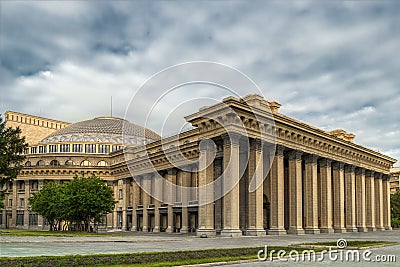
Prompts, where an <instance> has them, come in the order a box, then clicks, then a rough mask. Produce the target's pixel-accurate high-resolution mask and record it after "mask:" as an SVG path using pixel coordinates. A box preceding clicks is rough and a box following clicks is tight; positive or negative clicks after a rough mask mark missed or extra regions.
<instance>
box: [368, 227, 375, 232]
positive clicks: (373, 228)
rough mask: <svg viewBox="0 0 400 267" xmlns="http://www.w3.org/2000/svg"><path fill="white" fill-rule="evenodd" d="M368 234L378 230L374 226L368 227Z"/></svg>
mask: <svg viewBox="0 0 400 267" xmlns="http://www.w3.org/2000/svg"><path fill="white" fill-rule="evenodd" d="M367 229H368V232H376V228H375V227H372V226H367Z"/></svg>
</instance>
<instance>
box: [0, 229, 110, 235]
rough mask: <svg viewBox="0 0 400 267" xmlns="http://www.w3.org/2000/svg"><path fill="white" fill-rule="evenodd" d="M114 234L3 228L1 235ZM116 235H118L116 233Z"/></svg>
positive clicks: (0, 231)
mask: <svg viewBox="0 0 400 267" xmlns="http://www.w3.org/2000/svg"><path fill="white" fill-rule="evenodd" d="M7 235H9V236H104V235H107V236H113V235H115V234H107V233H100V234H99V233H88V232H83V231H76V232H75V231H32V230H13V229H7V230H5V229H2V230H0V236H7ZM115 236H116V235H115Z"/></svg>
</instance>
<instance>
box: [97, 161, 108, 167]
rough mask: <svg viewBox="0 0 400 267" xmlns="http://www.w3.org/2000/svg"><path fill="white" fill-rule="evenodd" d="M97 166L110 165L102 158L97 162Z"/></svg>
mask: <svg viewBox="0 0 400 267" xmlns="http://www.w3.org/2000/svg"><path fill="white" fill-rule="evenodd" d="M97 166H102V167H104V166H108V164H107V162H105V161H104V160H100V161H99V162H98V163H97Z"/></svg>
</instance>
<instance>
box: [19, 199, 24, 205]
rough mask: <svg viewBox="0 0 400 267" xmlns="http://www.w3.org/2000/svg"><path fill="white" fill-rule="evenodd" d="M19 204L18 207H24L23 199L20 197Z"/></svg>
mask: <svg viewBox="0 0 400 267" xmlns="http://www.w3.org/2000/svg"><path fill="white" fill-rule="evenodd" d="M19 206H20V207H25V199H24V198H20V199H19Z"/></svg>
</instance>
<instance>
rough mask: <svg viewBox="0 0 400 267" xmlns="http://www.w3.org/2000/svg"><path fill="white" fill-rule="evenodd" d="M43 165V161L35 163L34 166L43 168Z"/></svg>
mask: <svg viewBox="0 0 400 267" xmlns="http://www.w3.org/2000/svg"><path fill="white" fill-rule="evenodd" d="M44 165H45V164H44V161H43V160H39V161H38V162H37V163H36V166H44Z"/></svg>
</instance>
